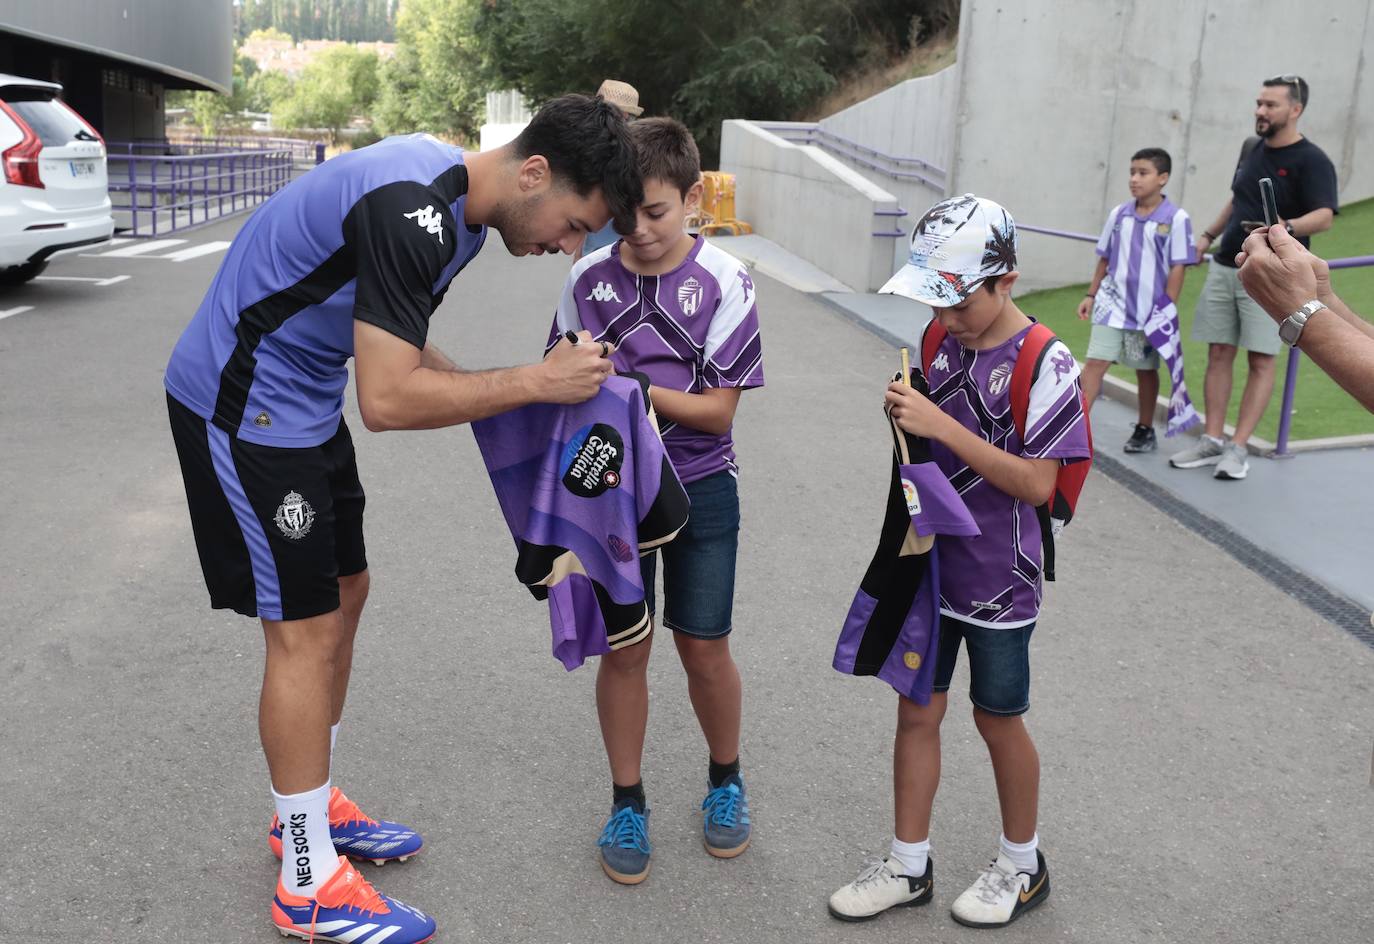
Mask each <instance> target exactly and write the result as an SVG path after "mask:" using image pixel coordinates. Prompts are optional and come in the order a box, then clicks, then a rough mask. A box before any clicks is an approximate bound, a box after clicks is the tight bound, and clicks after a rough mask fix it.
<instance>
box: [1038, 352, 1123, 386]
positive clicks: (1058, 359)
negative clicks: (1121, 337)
mask: <svg viewBox="0 0 1374 944" xmlns="http://www.w3.org/2000/svg"><path fill="white" fill-rule="evenodd" d="M1142 353H1143V352H1142ZM1050 366H1051V367H1053V368H1054V380H1055V382H1056V383H1058V382H1059V381H1060V380H1063V379H1064V375H1065V374H1067V373H1068V372H1069V371H1071V370H1073V368H1074V360H1073V355H1072V354H1070V353H1069V352H1068V351H1063V350H1061V351H1059V352H1058V353H1057V354H1055V355H1054V358H1053V359H1052V360H1051V361H1050Z"/></svg>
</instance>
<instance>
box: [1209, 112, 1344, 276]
mask: <svg viewBox="0 0 1374 944" xmlns="http://www.w3.org/2000/svg"><path fill="white" fill-rule="evenodd" d="M1261 177H1268V178H1269V179H1271V180H1272V181H1274V200H1275V202H1276V203H1277V204H1278V207H1279V217H1280V218H1281V219H1284V220H1292V219H1296V218H1297V217H1299V216H1302V215H1303V214H1305V213H1311V212H1312V211H1313V210H1320V209H1321V208H1322V207H1330V208H1331V210H1332V211H1335V212H1339V211H1340V207H1339V205H1338V203H1337V200H1336V168H1335V167H1334V166H1333V165H1332V163H1331V158H1329V157H1327V156H1326V153H1325V152H1324V151H1322V149H1321V148H1319V147H1317V146H1316V145H1315V144H1313V143H1312V142H1311V141H1309V140H1307V139H1306V138H1302V139H1300V140H1298V141H1295V142H1294V143H1293V144H1290V145H1288V146H1287V147H1280V148H1274V147H1268V146H1266V145H1265V144H1264V143H1263V142H1260V144H1259V145H1258V146H1257V147H1255V148H1253V149H1252V150H1251V151H1250V153H1249V154H1247V155H1245V156H1244V157H1242V158H1241V160H1240V163H1239V164H1237V165H1236V175H1235V177H1234V178H1233V179H1232V181H1231V219H1230V220H1229V221H1227V223H1226V229H1225V230H1224V231H1223V232H1222V234H1221V239H1220V240H1219V241H1218V244H1217V251H1216V255H1215V257H1214V261H1216V262H1220V263H1221V264H1222V265H1225V266H1231V267H1232V268H1234V267H1235V265H1236V253H1238V252H1240V249H1241V244H1242V243H1243V242H1245V236H1246V233H1245V230H1244V228H1243V227H1242V226H1241V225H1240V224H1241V221H1242V220H1254V221H1256V222H1263V221H1264V203H1263V201H1262V200H1261V199H1260V186H1259V182H1260V178H1261ZM1299 241H1300V242H1301V243H1302V244H1303V245H1304V246H1308V245H1310V244H1311V240H1310V239H1308V238H1307V237H1306V236H1300V237H1299Z"/></svg>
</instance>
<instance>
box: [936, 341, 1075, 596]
mask: <svg viewBox="0 0 1374 944" xmlns="http://www.w3.org/2000/svg"><path fill="white" fill-rule="evenodd" d="M946 337H947V332H946V331H945V329H944V328H943V327H941V325H940V322H939V321H938V320H935V321H932V322H931V323H930V327H928V328H926V333H925V337H924V339H923V341H922V344H921V369H922V370H923V371H924V372H925V374H926V376H927V377H929V376H930V365H931V363H932V362H933V361H934V360H935V354H936V352H937V351H939V350H940V345H941V344H943V343H944V342H945V338H946ZM1057 340H1058V338H1056V337H1055V334H1054V332H1053V331H1051V330H1050V329H1049V328H1047V327H1045V326H1044V325H1042V324H1040V323H1039V322H1036V323H1035V324H1033V325H1032V326H1031V329H1030V331H1029V332H1028V333H1027V334H1026V340H1025V341H1023V342H1022V344H1021V351H1020V353H1019V354H1018V355H1017V356H1016V366H1015V367H1014V368H1012V372H1011V420H1012V422H1013V423H1015V424H1016V431H1017V432H1018V433H1020V435H1021V440H1022V441H1023V442H1024V441H1025V438H1026V414H1027V413H1028V412H1029V411H1030V395H1031V387H1032V386H1034V385H1035V381H1036V379H1037V378H1038V377H1039V376H1040V362H1041V361H1043V360H1044V359H1045V352H1046V351H1048V350H1049V349H1050V344H1051V343H1052V342H1054V341H1057ZM1083 425H1084V426H1085V427H1086V428H1087V432H1088V449H1089V450H1090V451H1091V449H1092V445H1093V434H1092V428H1091V427H1090V426H1088V411H1087V410H1086V409H1085V410H1084V411H1083ZM1090 469H1092V459H1087V460H1085V461H1082V462H1071V463H1069V464H1068V465H1061V466H1060V467H1059V474H1058V476H1056V478H1055V480H1054V492H1053V493H1052V494H1051V495H1050V500H1049V501H1048V502H1046V503H1045V504H1043V505H1041V506H1040V507H1038V508H1036V509H1035V511H1036V515H1037V516H1038V517H1039V518H1040V538H1041V545H1042V546H1043V548H1044V567H1043V570H1044V574H1045V579H1046V580H1053V579H1054V537H1055V535H1056V534H1058V533H1059V532H1060V531H1061V530H1062V529H1063V527H1064V525H1066V524H1068V523H1069V522H1070V521H1071V520H1073V512H1074V509H1075V508H1077V507H1078V495H1079V493H1080V492H1082V491H1083V483H1084V481H1086V480H1087V478H1088V472H1089V470H1090Z"/></svg>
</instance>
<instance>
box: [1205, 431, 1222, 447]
mask: <svg viewBox="0 0 1374 944" xmlns="http://www.w3.org/2000/svg"><path fill="white" fill-rule="evenodd" d="M1202 438H1203V439H1210V440H1211V441H1212V442H1214V443H1216V444H1217V445H1218V446H1224V445H1226V437H1224V436H1208V435H1207V434H1206V433H1203V434H1202Z"/></svg>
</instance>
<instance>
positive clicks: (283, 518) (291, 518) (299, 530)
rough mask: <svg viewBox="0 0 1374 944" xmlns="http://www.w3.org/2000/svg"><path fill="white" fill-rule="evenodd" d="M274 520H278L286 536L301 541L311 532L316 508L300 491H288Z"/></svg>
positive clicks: (278, 525)
mask: <svg viewBox="0 0 1374 944" xmlns="http://www.w3.org/2000/svg"><path fill="white" fill-rule="evenodd" d="M272 520H274V521H276V522H277V527H278V528H279V529H281V533H282V534H283V535H284V536H286V537H287V538H289V539H291V540H292V541H299V540H300V539H301V538H303V537H305V536H306V535H307V534H309V533H310V526H311V525H312V524H314V523H315V509H314V508H311V507H310V502H308V501H306V500H305V499H304V498H302V497H301V494H300V493H299V492H287V493H286V497H285V498H283V499H282V500H281V504H280V505H278V506H277V513H276V515H274V516H273V519H272Z"/></svg>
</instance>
